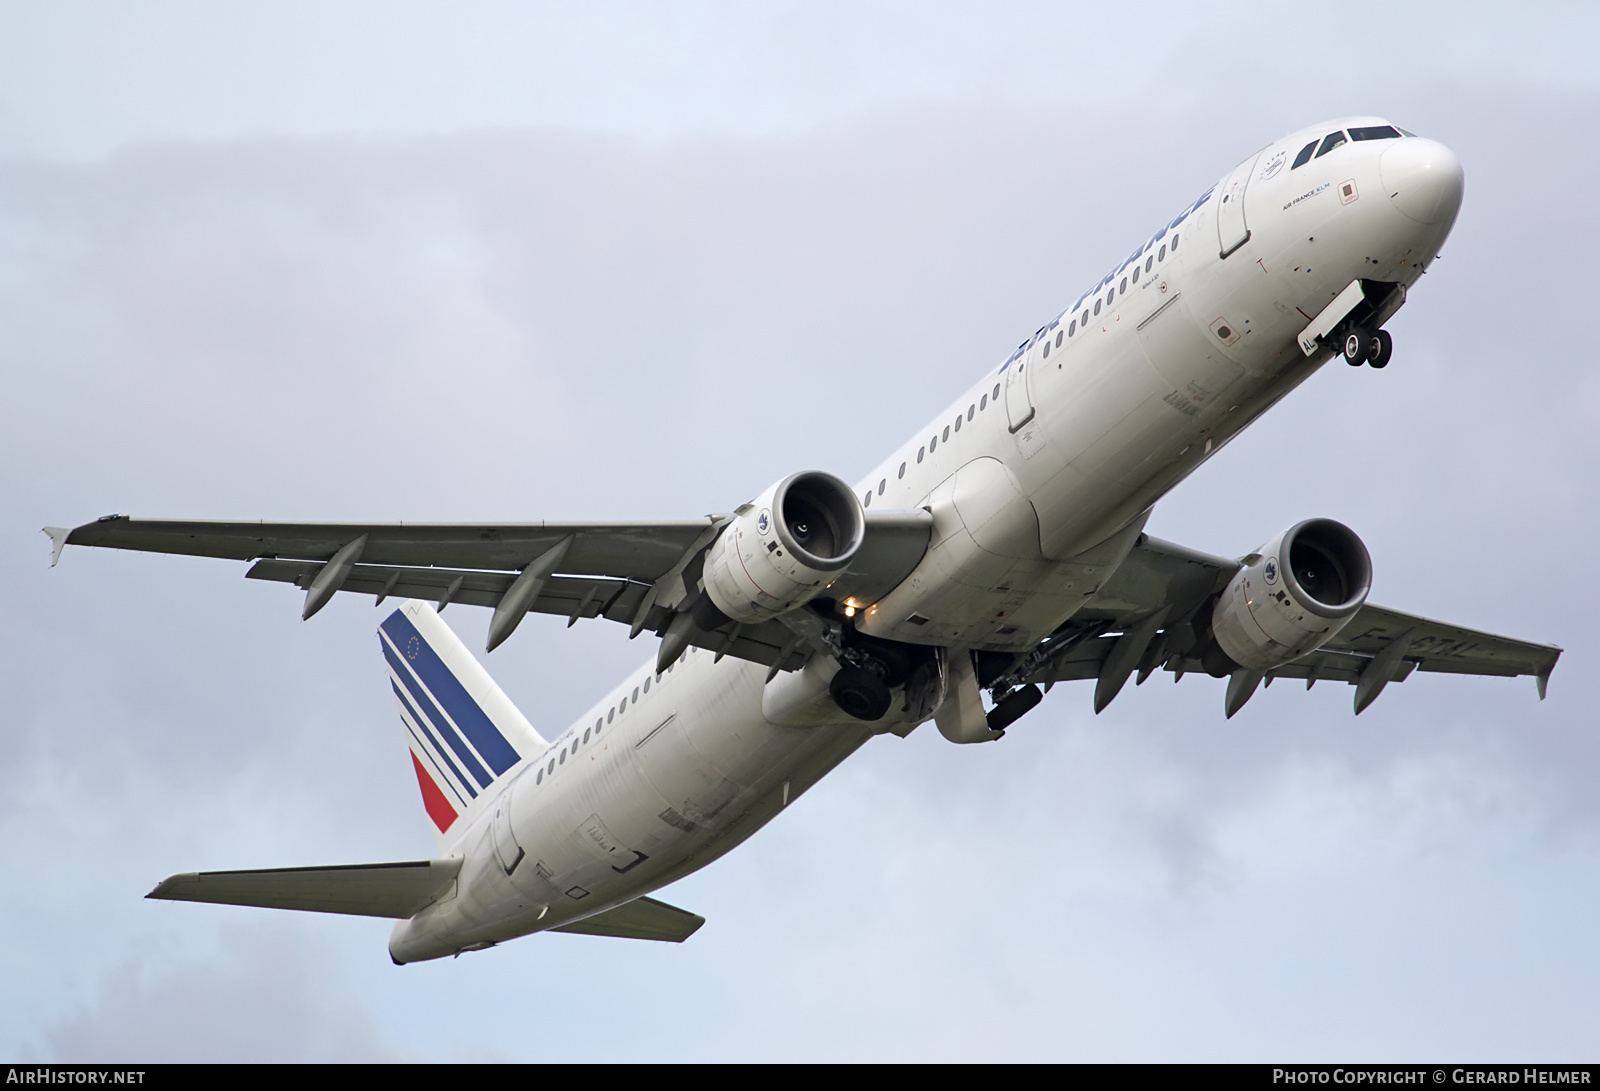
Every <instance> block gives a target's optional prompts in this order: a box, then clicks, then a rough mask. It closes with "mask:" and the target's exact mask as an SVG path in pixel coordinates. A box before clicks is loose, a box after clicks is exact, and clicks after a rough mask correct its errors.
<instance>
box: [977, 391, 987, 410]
mask: <svg viewBox="0 0 1600 1091" xmlns="http://www.w3.org/2000/svg"><path fill="white" fill-rule="evenodd" d="M987 408H989V395H987V394H985V395H984V396H983V397H981V398H979V399H978V412H980V413H981V412H983V411H984V410H985V409H987Z"/></svg>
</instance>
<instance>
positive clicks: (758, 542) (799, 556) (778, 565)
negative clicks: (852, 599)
mask: <svg viewBox="0 0 1600 1091" xmlns="http://www.w3.org/2000/svg"><path fill="white" fill-rule="evenodd" d="M865 529H866V516H865V515H864V514H863V512H862V510H861V501H860V500H858V499H857V498H856V494H855V492H854V491H852V490H851V488H850V487H849V486H848V485H846V484H845V483H844V482H843V481H840V480H839V479H838V478H837V477H834V476H833V475H832V474H825V473H821V472H818V471H814V470H813V471H807V472H805V473H797V474H791V475H790V476H789V477H786V478H784V479H783V480H782V481H779V482H778V483H777V484H776V485H773V486H772V487H770V488H769V489H767V491H766V492H763V493H762V494H761V495H760V496H758V497H756V498H755V499H754V500H752V501H751V502H750V503H748V504H746V505H744V506H743V507H741V508H740V509H739V510H738V513H737V515H736V516H735V518H734V520H733V522H732V523H730V524H728V526H727V527H726V528H724V530H723V531H722V534H721V535H720V536H718V538H717V540H716V541H715V542H714V543H712V546H711V548H710V549H709V550H708V551H707V552H706V562H705V587H706V594H707V596H708V597H709V598H710V599H711V601H712V603H713V604H714V605H715V606H716V608H717V609H718V610H720V611H722V613H723V614H725V615H727V616H728V617H730V618H732V619H733V620H734V621H737V622H741V623H744V624H749V623H751V622H757V621H765V620H767V619H768V618H773V617H777V616H778V615H779V614H783V613H787V612H788V611H790V610H793V609H794V608H795V607H797V606H802V605H804V604H805V603H807V602H809V601H810V600H811V599H812V598H814V597H816V595H817V594H818V593H819V592H820V591H821V590H822V589H823V588H824V587H826V586H828V584H830V583H832V582H833V580H834V578H835V577H836V576H838V574H839V573H840V572H842V571H844V569H845V568H846V567H847V566H848V565H849V564H850V561H851V560H852V559H853V558H854V557H855V555H856V550H858V549H860V548H861V538H862V535H863V533H864V532H865Z"/></svg>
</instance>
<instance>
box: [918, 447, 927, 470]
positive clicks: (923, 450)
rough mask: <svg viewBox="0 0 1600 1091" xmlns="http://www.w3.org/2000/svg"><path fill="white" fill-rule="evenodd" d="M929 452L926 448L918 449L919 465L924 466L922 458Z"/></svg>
mask: <svg viewBox="0 0 1600 1091" xmlns="http://www.w3.org/2000/svg"><path fill="white" fill-rule="evenodd" d="M927 450H928V449H927V448H926V447H918V448H917V465H919V466H920V465H922V456H923V455H924V454H925V453H926V452H927Z"/></svg>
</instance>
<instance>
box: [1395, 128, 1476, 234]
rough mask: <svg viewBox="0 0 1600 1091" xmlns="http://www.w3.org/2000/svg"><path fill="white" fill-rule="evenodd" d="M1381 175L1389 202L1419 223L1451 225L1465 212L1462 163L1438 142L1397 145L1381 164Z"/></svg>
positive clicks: (1416, 139)
mask: <svg viewBox="0 0 1600 1091" xmlns="http://www.w3.org/2000/svg"><path fill="white" fill-rule="evenodd" d="M1378 174H1379V176H1380V177H1381V178H1382V179H1383V188H1384V192H1386V193H1388V195H1389V200H1390V201H1393V202H1394V206H1395V207H1396V208H1398V209H1399V210H1400V211H1401V212H1402V213H1404V214H1405V215H1406V216H1409V217H1410V218H1411V219H1413V220H1416V221H1417V222H1418V223H1424V224H1438V223H1450V222H1451V221H1453V220H1454V219H1455V218H1456V212H1457V211H1459V210H1460V208H1461V192H1462V186H1463V183H1464V181H1465V178H1464V176H1463V174H1462V171H1461V160H1459V159H1457V158H1456V153H1455V152H1453V151H1451V150H1450V149H1449V148H1447V147H1445V146H1444V145H1443V144H1441V143H1439V142H1438V141H1437V140H1428V139H1427V138H1425V137H1419V136H1408V137H1406V138H1404V139H1402V140H1396V141H1394V142H1393V143H1392V144H1391V145H1390V146H1389V147H1388V148H1386V149H1385V150H1384V153H1383V158H1382V159H1381V160H1379V161H1378Z"/></svg>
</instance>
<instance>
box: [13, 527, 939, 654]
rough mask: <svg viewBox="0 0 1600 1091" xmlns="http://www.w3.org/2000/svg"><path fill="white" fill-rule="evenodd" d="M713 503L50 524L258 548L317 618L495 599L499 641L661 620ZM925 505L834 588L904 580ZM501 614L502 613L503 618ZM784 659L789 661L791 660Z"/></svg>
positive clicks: (924, 531) (882, 533)
mask: <svg viewBox="0 0 1600 1091" xmlns="http://www.w3.org/2000/svg"><path fill="white" fill-rule="evenodd" d="M731 518H732V516H728V515H708V516H705V517H704V518H700V519H685V520H677V521H665V522H648V523H266V522H220V521H193V520H174V519H134V518H130V517H129V516H126V515H109V516H106V517H104V518H102V519H98V520H96V521H95V522H93V523H86V524H84V525H83V526H80V527H77V528H75V529H72V530H66V529H62V528H57V527H47V528H45V533H47V534H49V535H50V537H51V539H52V541H53V542H54V544H55V555H56V556H57V557H59V555H60V551H61V548H62V547H63V546H66V545H82V546H98V547H101V548H107V549H130V550H137V551H141V552H147V553H174V554H183V555H188V556H198V557H220V558H225V559H229V560H240V561H254V562H255V563H254V564H253V565H252V566H251V568H250V570H249V571H248V572H247V573H246V575H247V576H248V577H249V578H250V579H258V580H269V581H275V582H280V583H291V584H294V585H295V586H296V587H299V588H302V589H304V590H305V591H306V604H305V609H304V612H303V616H305V617H310V616H311V615H312V614H314V613H316V612H317V611H318V610H320V609H321V608H322V606H323V605H325V604H326V603H327V601H328V600H329V599H330V598H332V597H333V595H334V594H335V593H337V592H340V591H346V592H354V593H357V594H367V595H373V596H374V597H375V598H376V599H377V601H378V602H382V601H383V600H384V599H385V598H387V597H389V596H391V595H393V596H399V597H401V598H419V599H425V600H428V601H431V602H434V603H437V604H438V608H439V609H441V610H442V609H444V607H445V606H447V605H449V604H450V603H453V602H462V603H467V604H469V605H474V606H488V607H491V608H493V609H494V610H495V611H496V619H495V623H494V624H493V625H492V626H491V635H490V648H491V649H492V648H493V647H495V646H496V645H498V644H499V643H500V641H502V640H504V639H505V637H506V636H509V635H510V632H511V630H512V629H514V628H515V627H516V625H517V624H518V623H519V622H520V620H521V618H522V617H524V616H526V614H527V613H529V612H532V613H542V614H554V615H557V616H560V617H566V618H567V619H568V624H573V623H575V622H577V621H578V619H580V618H594V617H604V618H606V619H608V620H610V621H617V622H622V623H624V624H627V625H629V626H630V627H631V629H632V630H633V633H634V634H635V635H637V634H638V633H639V632H641V631H643V630H645V629H650V630H652V631H655V632H660V631H662V630H663V629H664V628H665V627H666V625H667V624H668V623H670V622H671V620H672V618H673V616H674V613H675V611H676V609H677V608H678V607H680V606H684V605H685V604H686V603H687V602H689V601H690V600H691V599H692V598H693V597H694V595H695V593H696V591H697V589H698V581H699V578H700V569H701V565H702V564H703V560H704V554H705V551H706V549H707V547H709V546H710V545H711V543H712V542H713V541H715V540H716V537H717V535H718V533H719V532H720V531H721V530H722V528H723V527H724V526H725V525H726V524H727V523H728V522H729V521H730V520H731ZM932 523H933V517H932V516H931V515H930V514H929V513H928V512H926V511H922V510H917V511H909V512H896V511H879V512H868V513H866V532H865V535H864V537H863V540H862V544H861V548H860V549H859V550H858V551H857V553H856V556H855V558H854V559H853V560H852V561H851V564H850V567H849V568H848V569H846V570H845V572H844V573H843V574H842V575H841V576H840V578H839V579H838V580H837V581H836V582H835V584H834V585H833V588H832V590H831V591H830V594H832V595H834V596H835V597H838V598H844V597H846V596H853V597H854V598H856V599H857V601H860V602H863V603H871V602H874V601H876V600H877V599H878V598H880V597H881V596H882V595H884V594H886V593H887V592H888V591H889V590H890V589H892V588H893V587H894V586H895V585H897V584H898V583H900V581H901V580H903V579H904V578H905V577H906V576H907V575H908V574H909V573H910V571H911V570H912V569H913V568H915V567H916V565H917V563H918V562H919V561H920V560H921V559H922V556H923V554H924V553H925V552H926V550H927V546H928V539H929V536H930V534H931V532H932ZM502 619H503V620H502ZM724 628H725V629H726V630H727V631H723V630H716V631H713V632H709V633H707V632H703V631H698V630H697V631H696V632H695V634H694V635H693V637H692V642H693V643H696V644H699V645H700V646H701V647H705V648H708V649H710V650H713V651H717V652H719V653H723V654H727V655H732V656H734V657H736V658H741V659H748V660H751V661H753V662H757V663H761V664H763V665H767V666H773V667H780V666H781V667H783V668H787V669H794V668H797V667H799V666H800V665H801V664H802V663H803V662H804V661H805V658H806V657H807V656H808V655H809V654H810V653H809V649H807V648H802V647H798V646H797V645H796V642H795V638H794V633H793V631H792V630H791V629H790V628H788V627H786V626H784V625H782V624H779V623H778V622H773V621H769V622H765V623H762V624H759V625H743V626H738V627H724ZM780 660H782V662H781V663H780V662H779V661H780Z"/></svg>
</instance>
